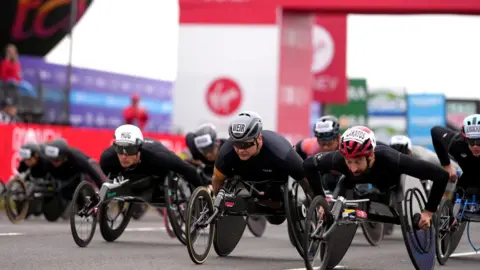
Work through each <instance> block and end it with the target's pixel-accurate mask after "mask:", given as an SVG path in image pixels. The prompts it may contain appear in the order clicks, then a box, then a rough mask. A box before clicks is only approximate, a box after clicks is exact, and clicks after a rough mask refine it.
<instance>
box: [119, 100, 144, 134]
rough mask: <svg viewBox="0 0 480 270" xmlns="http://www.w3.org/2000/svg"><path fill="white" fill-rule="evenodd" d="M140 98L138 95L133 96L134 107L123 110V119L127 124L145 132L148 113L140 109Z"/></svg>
mask: <svg viewBox="0 0 480 270" xmlns="http://www.w3.org/2000/svg"><path fill="white" fill-rule="evenodd" d="M139 103H140V97H139V96H138V95H137V94H134V95H133V96H132V105H130V106H128V107H127V108H125V110H123V118H124V119H125V124H131V125H136V126H138V127H139V128H140V129H141V130H144V128H145V125H146V124H147V121H148V113H147V111H146V110H145V109H144V108H142V107H140V105H139Z"/></svg>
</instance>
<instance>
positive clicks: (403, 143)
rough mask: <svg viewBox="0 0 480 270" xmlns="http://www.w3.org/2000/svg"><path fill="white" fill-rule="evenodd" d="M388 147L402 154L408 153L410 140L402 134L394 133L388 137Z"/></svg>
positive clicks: (410, 145) (410, 148) (410, 149)
mask: <svg viewBox="0 0 480 270" xmlns="http://www.w3.org/2000/svg"><path fill="white" fill-rule="evenodd" d="M389 145H390V147H391V148H393V149H395V150H397V151H398V152H400V153H402V154H408V152H409V151H412V141H411V140H410V138H408V137H407V136H404V135H395V136H393V137H392V138H390V144H389Z"/></svg>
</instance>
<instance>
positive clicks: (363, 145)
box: [339, 126, 377, 158]
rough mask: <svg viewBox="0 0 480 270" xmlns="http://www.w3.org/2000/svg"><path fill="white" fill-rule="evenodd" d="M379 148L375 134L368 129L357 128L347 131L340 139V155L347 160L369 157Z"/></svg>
mask: <svg viewBox="0 0 480 270" xmlns="http://www.w3.org/2000/svg"><path fill="white" fill-rule="evenodd" d="M375 146H377V140H376V139H375V134H373V131H371V130H370V129H369V128H367V127H363V126H355V127H351V128H349V129H347V130H346V131H345V132H344V133H343V135H342V138H341V139H340V147H339V150H340V153H342V155H343V156H344V157H346V158H353V157H368V156H370V155H371V154H372V153H373V151H375Z"/></svg>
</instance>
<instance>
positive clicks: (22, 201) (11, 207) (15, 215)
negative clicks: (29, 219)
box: [5, 179, 30, 224]
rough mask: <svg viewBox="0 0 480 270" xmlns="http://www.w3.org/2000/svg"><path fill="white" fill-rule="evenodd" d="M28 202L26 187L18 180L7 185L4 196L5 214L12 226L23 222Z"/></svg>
mask: <svg viewBox="0 0 480 270" xmlns="http://www.w3.org/2000/svg"><path fill="white" fill-rule="evenodd" d="M29 206H30V202H29V200H28V198H27V187H26V185H25V183H24V182H23V181H22V180H20V179H13V180H12V181H10V182H9V183H8V188H7V192H6V194H5V212H6V214H7V217H8V219H9V220H10V221H11V222H12V223H13V224H18V223H20V222H22V221H24V220H25V217H26V216H27V214H28V208H29Z"/></svg>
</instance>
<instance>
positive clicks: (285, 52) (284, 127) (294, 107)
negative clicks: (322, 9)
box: [277, 11, 314, 143]
mask: <svg viewBox="0 0 480 270" xmlns="http://www.w3.org/2000/svg"><path fill="white" fill-rule="evenodd" d="M313 24H314V16H307V15H305V14H302V13H298V12H289V11H282V22H281V27H280V59H279V60H280V61H279V65H280V66H279V76H278V80H279V81H278V96H277V97H278V98H277V131H278V132H279V133H280V134H282V135H284V136H285V137H286V138H287V139H288V140H289V141H290V142H291V143H296V142H298V141H299V140H301V139H304V138H306V137H308V136H309V135H310V125H309V122H310V121H309V120H310V116H311V103H312V91H311V88H310V83H311V79H312V77H311V75H310V73H309V71H310V66H311V63H312V47H311V44H312V41H311V38H312V36H311V32H312V27H313Z"/></svg>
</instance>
